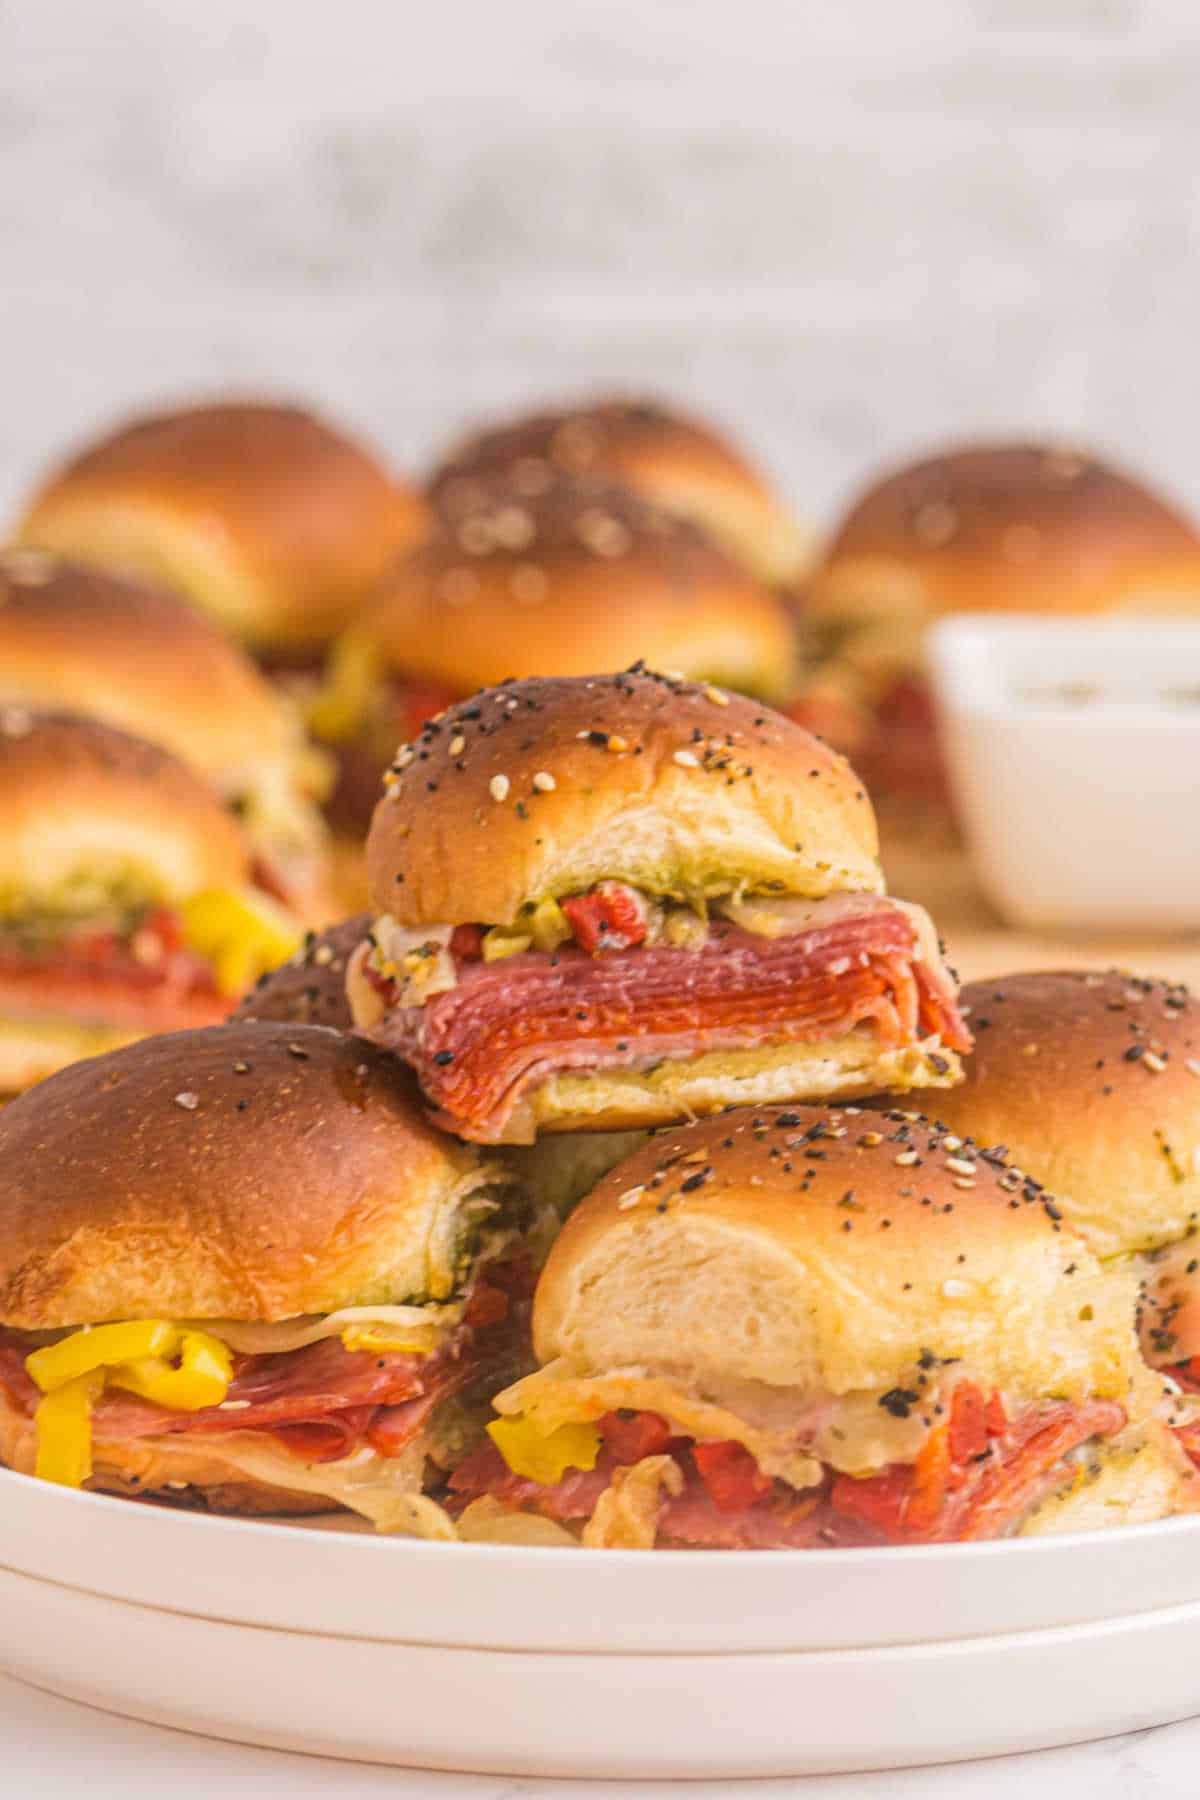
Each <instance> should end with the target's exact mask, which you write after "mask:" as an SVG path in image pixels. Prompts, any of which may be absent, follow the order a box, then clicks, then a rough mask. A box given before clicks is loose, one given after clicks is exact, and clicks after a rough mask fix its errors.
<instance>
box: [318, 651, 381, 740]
mask: <svg viewBox="0 0 1200 1800" xmlns="http://www.w3.org/2000/svg"><path fill="white" fill-rule="evenodd" d="M381 672H382V659H381V657H380V655H379V652H378V650H376V648H375V646H374V645H373V644H369V643H368V642H367V641H366V639H365V638H362V637H357V636H355V635H354V634H353V633H347V634H346V636H345V637H343V638H340V639H339V640H338V642H337V644H335V646H334V649H333V655H332V656H331V657H330V659H329V663H328V665H327V672H326V677H325V681H324V683H323V685H322V687H321V689H320V691H319V692H318V693H317V695H316V696H315V698H314V699H313V700H312V702H311V704H310V705H309V707H308V709H307V710H308V720H307V722H308V728H309V730H310V731H311V732H312V733H313V735H314V736H315V737H318V738H320V739H322V741H323V742H325V743H327V744H340V743H343V742H344V741H345V740H346V739H347V738H352V737H353V736H354V734H355V732H356V731H357V730H358V729H359V727H360V726H361V725H362V723H363V721H364V720H365V718H366V716H367V713H368V711H369V709H370V705H371V701H372V700H373V698H374V696H375V693H376V690H377V689H378V686H379V681H380V675H381Z"/></svg>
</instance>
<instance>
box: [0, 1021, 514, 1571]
mask: <svg viewBox="0 0 1200 1800" xmlns="http://www.w3.org/2000/svg"><path fill="white" fill-rule="evenodd" d="M541 1226H542V1221H541V1220H540V1219H539V1217H538V1216H537V1214H536V1211H535V1209H534V1208H532V1207H531V1206H530V1205H529V1203H527V1202H526V1201H525V1200H524V1198H523V1197H522V1195H521V1194H520V1192H519V1190H518V1189H517V1188H516V1187H515V1185H514V1182H513V1179H512V1177H511V1176H510V1175H509V1174H508V1172H507V1171H505V1170H504V1169H502V1168H500V1167H499V1166H498V1165H496V1164H494V1163H492V1162H490V1161H487V1160H485V1159H484V1158H483V1157H481V1156H480V1155H479V1154H478V1152H476V1151H475V1150H473V1149H472V1148H470V1147H469V1146H466V1145H463V1144H459V1143H456V1142H455V1141H454V1140H453V1139H450V1138H444V1137H441V1136H439V1135H438V1134H437V1133H435V1132H434V1131H432V1130H431V1129H430V1127H429V1126H428V1125H427V1124H426V1123H425V1122H424V1119H423V1118H422V1116H421V1112H420V1107H419V1105H418V1103H417V1101H416V1097H415V1094H414V1092H413V1089H412V1084H411V1079H410V1077H409V1076H408V1074H407V1072H406V1071H405V1070H404V1069H403V1068H402V1067H401V1066H400V1065H399V1064H398V1063H396V1062H395V1061H394V1060H393V1059H392V1058H389V1057H387V1056H385V1055H383V1054H382V1053H381V1052H379V1051H377V1050H374V1049H372V1048H371V1047H370V1046H369V1045H365V1044H362V1043H357V1042H354V1041H353V1040H351V1039H348V1038H345V1037H342V1036H341V1035H339V1034H338V1033H336V1032H333V1031H328V1030H325V1029H323V1028H320V1027H316V1026H302V1025H261V1024H260V1025H237V1026H234V1025H230V1026H223V1027H219V1028H216V1029H212V1030H202V1031H194V1032H180V1033H176V1034H172V1035H171V1036H169V1037H165V1038H162V1039H160V1040H158V1041H157V1042H156V1043H154V1044H152V1045H137V1046H134V1047H133V1048H130V1049H127V1050H122V1051H117V1052H115V1053H113V1054H111V1055H108V1056H103V1057H98V1058H95V1059H94V1060H92V1061H90V1062H84V1063H78V1064H76V1065H75V1066H74V1067H73V1068H70V1069H67V1070H64V1071H63V1073H62V1074H60V1075H57V1076H55V1077H54V1078H53V1079H52V1080H51V1081H48V1082H46V1083H44V1084H43V1085H42V1086H41V1087H39V1088H37V1089H35V1090H33V1091H32V1092H31V1093H29V1094H26V1095H24V1096H23V1097H22V1098H21V1099H19V1100H17V1101H14V1102H13V1104H12V1105H11V1106H10V1107H8V1108H6V1109H5V1110H4V1112H3V1113H2V1114H0V1459H2V1460H3V1461H4V1462H5V1463H7V1465H8V1466H9V1467H10V1468H13V1469H16V1470H18V1471H20V1472H22V1473H24V1474H29V1475H38V1476H40V1477H42V1478H43V1479H46V1480H49V1481H54V1482H58V1483H62V1484H64V1485H67V1486H74V1487H78V1486H86V1487H88V1488H91V1489H92V1490H94V1491H101V1492H105V1493H112V1494H121V1495H129V1496H133V1497H139V1498H140V1497H147V1496H153V1497H154V1498H155V1499H158V1500H167V1501H171V1502H173V1503H176V1504H179V1505H182V1506H193V1507H198V1508H208V1509H211V1510H212V1511H216V1512H231V1513H310V1512H333V1511H338V1510H348V1511H349V1512H351V1513H356V1514H359V1515H361V1516H362V1517H365V1518H367V1519H369V1520H371V1521H373V1522H374V1523H375V1524H376V1525H377V1526H378V1527H380V1528H381V1529H385V1530H402V1531H408V1532H415V1533H417V1534H419V1535H423V1536H432V1537H445V1536H451V1535H453V1528H452V1527H451V1525H450V1524H449V1522H448V1520H447V1519H446V1516H445V1514H444V1513H443V1511H442V1510H441V1508H440V1507H439V1506H438V1505H437V1504H436V1502H435V1501H434V1500H433V1499H431V1498H430V1497H429V1494H428V1491H427V1490H428V1488H429V1486H430V1485H431V1483H433V1482H436V1480H437V1479H438V1478H439V1476H438V1472H439V1471H440V1470H442V1469H444V1468H445V1467H447V1466H450V1465H451V1464H452V1463H453V1462H455V1461H458V1460H461V1459H462V1457H463V1455H464V1454H465V1453H466V1452H468V1451H469V1449H470V1447H471V1445H472V1444H473V1442H474V1441H475V1439H476V1437H477V1436H479V1435H480V1434H481V1432H482V1423H483V1419H484V1418H485V1417H486V1412H487V1401H488V1400H489V1399H490V1397H491V1395H492V1394H494V1393H495V1391H496V1390H497V1388H499V1387H501V1386H504V1385H505V1384H506V1383H508V1382H510V1381H511V1380H512V1379H513V1378H514V1377H515V1376H516V1375H518V1374H519V1373H521V1371H522V1370H523V1369H525V1368H528V1367H529V1355H528V1348H527V1345H528V1310H529V1295H530V1291H531V1288H532V1282H533V1273H534V1268H535V1265H536V1262H537V1260H538V1259H539V1257H540V1256H541V1254H542V1253H543V1250H544V1243H545V1232H544V1230H542V1229H541Z"/></svg>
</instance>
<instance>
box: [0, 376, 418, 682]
mask: <svg viewBox="0 0 1200 1800" xmlns="http://www.w3.org/2000/svg"><path fill="white" fill-rule="evenodd" d="M423 530H424V508H423V505H422V503H421V502H420V501H419V499H418V498H417V496H416V495H415V494H414V493H413V492H411V491H408V490H406V489H404V488H402V487H401V486H400V485H399V484H398V483H397V481H396V480H395V479H394V477H393V476H392V475H391V474H389V472H388V471H387V470H386V469H384V468H383V467H382V465H381V464H380V463H379V462H378V461H377V460H376V459H375V457H374V456H372V455H371V454H370V453H369V452H368V451H366V450H365V449H363V448H362V447H361V446H360V445H359V444H357V443H355V442H353V440H351V439H350V438H348V437H346V436H345V435H344V434H343V433H342V432H340V431H338V430H336V429H335V428H333V427H332V426H330V425H327V424H326V423H325V422H324V421H323V420H322V419H319V418H316V417H315V416H314V415H313V414H312V413H310V412H306V411H304V410H302V409H301V408H299V407H291V406H277V405H267V404H258V403H254V402H230V403H228V404H223V405H210V406H192V407H185V408H182V409H180V410H179V411H175V412H165V413H160V414H157V415H155V416H154V417H151V418H145V419H139V420H136V421H135V422H133V423H131V424H129V425H126V426H124V427H123V428H122V429H120V430H118V431H116V432H114V433H113V434H112V435H111V436H108V437H104V438H101V439H99V440H97V441H95V442H93V443H91V444H89V445H87V446H86V447H85V448H84V449H82V450H81V451H79V452H78V453H77V454H76V455H75V456H74V457H72V458H71V459H70V460H69V461H68V462H67V463H65V464H64V465H63V467H62V468H60V469H58V470H57V471H56V472H55V473H54V474H53V475H51V476H50V477H49V479H48V480H47V481H46V482H45V483H44V484H43V486H42V487H41V488H40V490H39V491H38V492H37V493H36V494H35V495H34V497H33V499H32V501H31V502H30V504H29V507H28V509H27V511H26V514H25V517H24V520H23V521H22V524H21V528H20V537H21V541H22V542H23V543H25V544H30V545H35V546H40V547H42V548H45V549H49V550H56V551H59V552H60V553H61V554H63V555H64V556H69V557H73V558H75V559H76V560H77V561H79V562H84V563H95V564H98V565H100V566H101V567H105V568H113V569H117V570H124V571H128V572H130V573H133V574H138V575H141V576H142V577H143V578H145V579H147V580H150V581H156V582H161V583H162V584H164V585H165V586H167V587H170V588H172V589H174V590H175V591H176V592H177V593H180V594H182V595H183V596H184V597H185V598H186V599H188V600H190V601H191V602H192V603H193V604H194V605H196V606H197V607H199V608H200V609H201V610H202V611H204V612H208V613H211V614H213V615H214V616H215V617H216V618H217V619H218V620H219V621H220V622H221V624H222V625H224V626H225V627H226V629H227V630H229V631H232V632H233V633H234V634H235V635H236V636H238V637H241V638H243V639H244V640H245V641H246V642H247V643H249V644H251V645H252V646H253V647H254V648H255V649H258V650H263V651H281V652H288V651H304V650H311V649H316V648H319V647H320V646H321V645H322V644H324V643H326V642H327V641H328V640H329V638H330V637H332V636H333V635H334V633H336V632H337V631H340V630H341V628H342V627H343V626H344V625H345V624H346V623H347V621H348V620H349V619H350V618H351V616H352V615H353V614H354V613H355V611H356V610H357V609H358V607H359V606H361V604H362V602H363V601H364V599H365V598H366V596H367V595H368V594H369V593H370V592H371V591H372V589H373V588H374V586H375V584H376V583H377V582H378V581H379V579H380V577H381V576H382V574H383V572H384V570H385V569H386V568H387V566H388V564H389V563H390V562H391V560H392V558H393V557H394V556H395V555H396V554H397V552H398V551H399V550H400V549H401V548H402V547H404V546H405V545H407V544H408V543H410V542H412V541H413V539H414V537H417V536H419V535H420V534H421V532H422V531H423Z"/></svg>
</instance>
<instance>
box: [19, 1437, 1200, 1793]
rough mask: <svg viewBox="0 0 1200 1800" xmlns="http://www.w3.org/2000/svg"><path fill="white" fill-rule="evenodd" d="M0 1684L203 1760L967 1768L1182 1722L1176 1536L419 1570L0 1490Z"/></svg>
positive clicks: (1161, 1529)
mask: <svg viewBox="0 0 1200 1800" xmlns="http://www.w3.org/2000/svg"><path fill="white" fill-rule="evenodd" d="M0 1612H2V1614H3V1616H4V1617H5V1618H6V1619H9V1620H19V1621H20V1624H19V1629H13V1630H9V1631H8V1632H6V1633H4V1636H3V1641H2V1643H0V1667H3V1668H4V1669H6V1670H7V1671H8V1672H9V1673H11V1674H13V1675H16V1676H18V1677H19V1678H22V1679H24V1680H27V1681H31V1682H34V1683H36V1684H38V1685H39V1686H43V1687H47V1688H51V1689H53V1690H54V1691H56V1692H58V1693H63V1694H67V1695H70V1696H71V1697H73V1698H76V1699H81V1700H85V1701H90V1702H91V1703H93V1704H96V1705H99V1706H103V1707H106V1708H108V1709H110V1710H112V1711H116V1712H121V1713H127V1714H131V1715H133V1716H135V1717H138V1718H144V1719H149V1720H151V1721H154V1722H158V1723H163V1724H168V1725H178V1726H184V1727H187V1728H188V1729H191V1730H196V1731H202V1732H205V1733H208V1734H210V1735H214V1736H218V1737H231V1738H236V1739H240V1740H243V1741H246V1742H252V1743H261V1744H269V1745H274V1746H279V1747H282V1748H287V1749H296V1750H310V1751H315V1752H319V1753H322V1754H327V1755H329V1754H332V1755H340V1756H348V1757H355V1758H359V1759H366V1760H382V1761H388V1762H397V1763H408V1764H417V1765H421V1766H425V1767H430V1768H457V1769H467V1770H472V1769H474V1770H488V1771H493V1772H499V1773H506V1774H508V1773H512V1774H556V1775H603V1776H632V1777H635V1778H636V1777H650V1776H683V1775H710V1776H716V1775H767V1774H793V1773H804V1772H819V1771H829V1770H851V1769H867V1768H879V1767H887V1766H893V1765H897V1766H898V1765H902V1764H913V1763H922V1762H932V1761H945V1760H950V1759H955V1758H963V1757H972V1756H984V1755H996V1754H999V1753H1002V1752H1006V1751H1015V1750H1028V1749H1034V1748H1038V1747H1044V1746H1047V1745H1051V1744H1057V1743H1067V1742H1071V1741H1074V1740H1078V1739H1081V1738H1086V1737H1099V1736H1104V1735H1106V1734H1107V1733H1112V1732H1121V1731H1129V1730H1134V1729H1138V1728H1140V1727H1142V1726H1146V1725H1151V1724H1158V1723H1164V1722H1166V1721H1167V1720H1170V1719H1176V1718H1181V1717H1184V1716H1186V1715H1187V1714H1189V1713H1192V1712H1200V1520H1192V1519H1182V1520H1174V1521H1168V1522H1165V1523H1163V1524H1159V1525H1149V1526H1138V1527H1133V1528H1130V1529H1128V1530H1122V1531H1113V1532H1110V1533H1095V1534H1090V1535H1087V1536H1079V1537H1072V1538H1059V1539H1050V1538H1047V1539H1042V1540H1032V1541H1029V1542H1026V1543H1014V1544H980V1545H965V1546H950V1547H930V1548H912V1549H894V1550H847V1551H822V1552H786V1551H785V1552H747V1553H745V1554H742V1555H721V1554H713V1553H704V1552H686V1551H684V1552H666V1553H661V1554H651V1555H639V1554H636V1553H629V1552H616V1551H606V1552H596V1553H594V1554H588V1553H583V1552H573V1551H569V1550H568V1551H557V1550H525V1549H507V1548H494V1547H484V1546H475V1545H449V1546H446V1545H429V1544H420V1543H414V1542H411V1541H408V1540H403V1539H394V1538H392V1539H384V1538H377V1537H375V1536H374V1535H363V1534H360V1533H357V1532H354V1531H350V1532H338V1531H330V1530H327V1529H325V1530H322V1529H315V1530H314V1529H311V1528H305V1527H301V1526H295V1525H280V1524H269V1523H261V1522H254V1521H242V1520H230V1519H210V1518H205V1517H198V1516H193V1515H189V1514H184V1513H174V1512H170V1511H168V1510H166V1509H160V1508H155V1507H151V1506H141V1505H134V1504H130V1503H129V1502H126V1501H119V1500H111V1499H105V1498H103V1497H101V1496H96V1495H90V1494H76V1493H70V1492H68V1491H65V1490H63V1489H58V1488H51V1487H49V1486H47V1485H45V1484H43V1483H38V1482H34V1481H31V1480H28V1479H27V1478H25V1477H22V1476H19V1475H12V1474H10V1473H8V1472H6V1471H0Z"/></svg>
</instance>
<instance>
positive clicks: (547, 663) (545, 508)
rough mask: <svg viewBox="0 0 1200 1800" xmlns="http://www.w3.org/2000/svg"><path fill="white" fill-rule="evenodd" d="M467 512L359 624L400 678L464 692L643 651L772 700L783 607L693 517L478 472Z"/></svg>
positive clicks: (789, 656)
mask: <svg viewBox="0 0 1200 1800" xmlns="http://www.w3.org/2000/svg"><path fill="white" fill-rule="evenodd" d="M475 487H476V488H477V489H478V497H477V501H476V504H475V505H474V506H473V507H472V509H471V510H470V511H467V512H463V513H461V514H455V515H452V516H447V515H445V514H444V515H443V518H442V521H441V523H440V525H439V527H438V529H437V530H436V531H435V532H434V533H433V534H432V535H431V536H430V537H429V539H428V540H427V541H426V542H425V543H424V544H423V545H422V546H420V547H419V548H418V549H416V550H414V551H412V552H411V553H410V554H409V555H408V556H406V557H403V558H401V559H400V561H399V562H398V563H397V564H396V565H395V567H394V568H393V570H392V572H391V574H390V576H389V578H388V580H387V582H386V583H385V584H384V586H383V588H382V589H381V591H380V594H379V597H378V599H377V601H376V602H375V604H374V605H373V606H371V607H369V608H368V609H367V611H366V613H365V614H364V616H363V618H362V620H361V626H360V629H361V632H362V635H363V636H364V637H365V638H366V639H367V640H368V641H369V642H370V643H372V644H373V645H374V646H375V647H376V649H377V650H378V652H379V654H380V655H381V656H382V657H383V659H384V660H385V661H386V662H387V663H388V664H389V665H390V666H391V667H392V668H394V669H395V670H396V671H398V672H399V673H400V674H401V675H404V676H406V677H408V678H409V679H412V680H416V681H422V682H431V683H434V684H437V685H442V686H446V687H449V688H450V689H451V690H452V691H457V692H460V693H469V692H470V691H471V690H472V689H474V688H477V687H486V686H488V685H489V684H490V683H492V682H497V681H507V680H509V679H511V678H513V677H515V676H518V675H584V674H588V673H590V672H591V671H592V670H594V669H616V668H621V667H623V666H624V665H625V664H627V663H630V662H632V661H633V660H634V658H635V657H643V658H644V659H645V660H646V661H647V662H650V663H653V664H655V665H656V666H657V667H661V668H667V669H679V670H681V671H682V672H683V673H684V674H686V675H692V676H703V677H705V678H706V679H709V680H717V681H723V682H726V683H727V684H728V685H729V686H730V687H733V688H737V689H739V690H741V691H745V692H751V693H756V694H763V695H767V696H774V697H781V696H782V695H783V694H785V693H786V692H787V691H788V688H789V685H790V682H791V678H792V670H793V659H794V646H793V626H792V622H791V619H790V617H789V614H788V612H787V609H786V607H785V606H784V605H783V603H782V602H781V601H780V600H778V599H777V598H776V597H775V596H774V595H773V594H771V593H770V592H769V591H768V590H767V589H765V588H763V587H761V586H760V585H759V584H758V583H757V582H756V581H755V580H754V579H753V578H752V577H751V576H749V575H748V574H747V573H746V572H745V571H744V570H743V569H742V568H739V567H738V566H737V564H735V563H733V562H731V561H730V560H729V558H728V557H727V556H726V555H725V554H724V552H723V551H722V550H720V549H719V548H718V547H717V545H716V544H714V543H713V542H712V541H711V540H710V539H709V538H707V537H706V536H705V535H704V534H703V533H702V532H700V531H698V530H697V529H696V528H695V527H694V526H692V525H690V524H687V523H685V522H683V521H681V520H678V519H675V518H672V517H671V516H669V515H668V514H666V513H664V512H661V511H659V510H658V509H657V508H655V507H652V506H650V505H649V504H648V503H647V502H646V501H644V500H642V499H640V498H639V497H638V496H637V495H635V494H633V493H630V492H628V491H626V490H625V489H623V488H620V487H617V486H614V485H613V484H611V483H609V482H605V481H599V480H596V479H590V480H583V481H577V480H572V479H569V478H555V479H554V480H553V481H552V482H551V483H550V484H549V485H548V486H547V487H546V488H545V489H544V490H543V491H541V492H539V493H537V494H535V495H527V494H526V493H525V492H524V491H523V490H522V488H521V487H520V485H519V484H518V483H517V482H516V480H515V478H505V477H499V478H497V479H494V480H492V481H489V482H487V483H483V482H479V483H476V484H475Z"/></svg>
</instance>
